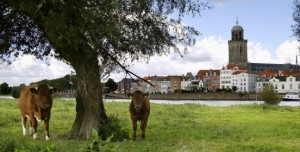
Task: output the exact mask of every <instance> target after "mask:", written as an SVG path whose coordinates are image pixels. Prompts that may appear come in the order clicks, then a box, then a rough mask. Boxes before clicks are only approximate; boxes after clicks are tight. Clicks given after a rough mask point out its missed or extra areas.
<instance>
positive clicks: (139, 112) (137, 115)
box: [127, 91, 150, 140]
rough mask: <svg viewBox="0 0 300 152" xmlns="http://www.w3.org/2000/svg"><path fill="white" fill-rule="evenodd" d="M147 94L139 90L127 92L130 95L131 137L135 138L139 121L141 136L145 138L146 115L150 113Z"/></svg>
mask: <svg viewBox="0 0 300 152" xmlns="http://www.w3.org/2000/svg"><path fill="white" fill-rule="evenodd" d="M148 95H149V94H143V92H141V91H135V92H134V93H133V94H131V93H128V94H127V96H128V97H131V98H132V100H131V102H130V107H129V112H130V116H131V121H132V128H133V133H132V139H133V140H135V139H136V128H137V121H141V122H140V128H141V131H142V133H141V138H142V139H144V138H145V131H146V127H147V121H148V117H149V115H150V102H149V98H148Z"/></svg>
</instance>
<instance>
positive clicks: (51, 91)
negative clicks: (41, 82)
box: [49, 88, 57, 94]
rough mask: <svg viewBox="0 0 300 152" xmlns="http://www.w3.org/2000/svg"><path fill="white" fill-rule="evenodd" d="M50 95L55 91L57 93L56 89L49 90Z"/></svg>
mask: <svg viewBox="0 0 300 152" xmlns="http://www.w3.org/2000/svg"><path fill="white" fill-rule="evenodd" d="M49 91H50V94H53V93H55V92H56V91H57V89H56V88H50V90H49Z"/></svg>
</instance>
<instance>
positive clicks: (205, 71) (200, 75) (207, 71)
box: [196, 69, 220, 79]
mask: <svg viewBox="0 0 300 152" xmlns="http://www.w3.org/2000/svg"><path fill="white" fill-rule="evenodd" d="M210 72H212V75H213V74H214V73H216V75H217V76H218V75H220V70H212V69H210V70H199V71H198V73H197V75H196V76H197V77H198V78H200V79H202V78H204V77H206V73H208V75H209V74H210Z"/></svg>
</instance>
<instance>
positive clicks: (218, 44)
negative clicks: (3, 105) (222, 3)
mask: <svg viewBox="0 0 300 152" xmlns="http://www.w3.org/2000/svg"><path fill="white" fill-rule="evenodd" d="M297 46H298V42H297V41H285V42H283V43H282V44H281V45H280V46H278V49H277V53H276V54H277V56H275V57H272V55H271V53H270V51H269V50H267V49H265V48H264V47H263V46H262V45H261V44H260V43H254V42H248V60H249V61H250V62H252V63H292V64H295V55H296V51H297V50H298V49H297ZM298 55H299V53H298ZM49 62H50V65H49V66H48V65H47V64H45V63H44V62H43V61H39V60H35V59H34V58H33V57H32V56H24V57H21V58H20V59H19V60H18V61H16V62H14V63H12V64H11V65H10V66H8V67H5V68H2V69H0V83H3V82H7V83H8V84H9V85H10V86H13V85H19V84H21V83H25V84H29V83H31V82H35V81H39V80H42V79H54V78H59V77H63V76H65V75H66V74H70V71H71V70H72V68H70V66H68V65H66V64H65V63H63V62H61V61H57V60H55V59H51V60H50V61H49ZM299 62H300V60H299ZM227 63H228V40H225V39H223V38H222V37H213V36H212V37H206V38H203V39H202V40H199V41H197V42H196V44H195V45H194V46H192V47H189V48H188V54H186V55H184V56H183V57H181V56H180V55H179V54H177V53H174V52H172V53H170V54H169V55H168V56H154V57H152V58H151V59H150V61H149V63H148V64H147V63H141V62H135V63H134V65H133V66H132V67H131V68H129V70H131V71H132V72H134V73H135V74H137V75H139V76H140V77H144V76H148V75H165V76H166V75H182V74H184V75H185V74H186V73H187V72H192V73H193V75H196V74H197V72H198V71H199V70H200V69H221V68H222V67H223V66H225V65H226V64H227ZM110 77H111V78H112V79H114V80H115V81H120V80H121V79H122V78H124V77H125V74H124V73H123V72H119V73H117V72H113V73H111V75H110ZM127 78H129V77H127Z"/></svg>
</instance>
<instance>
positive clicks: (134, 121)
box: [131, 119, 137, 140]
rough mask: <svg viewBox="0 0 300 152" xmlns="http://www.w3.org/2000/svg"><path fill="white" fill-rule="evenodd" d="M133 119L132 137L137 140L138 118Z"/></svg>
mask: <svg viewBox="0 0 300 152" xmlns="http://www.w3.org/2000/svg"><path fill="white" fill-rule="evenodd" d="M131 120H132V129H133V132H132V139H133V140H135V139H136V128H137V120H135V119H131Z"/></svg>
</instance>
